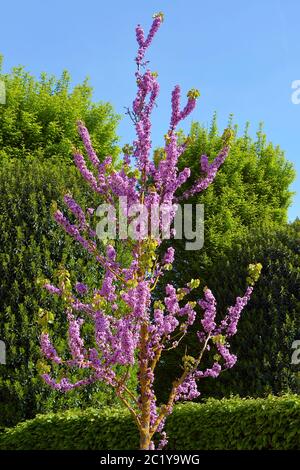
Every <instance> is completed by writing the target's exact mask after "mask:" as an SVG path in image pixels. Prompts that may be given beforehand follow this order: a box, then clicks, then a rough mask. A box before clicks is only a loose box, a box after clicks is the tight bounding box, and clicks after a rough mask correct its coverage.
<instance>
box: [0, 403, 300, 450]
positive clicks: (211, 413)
mask: <svg viewBox="0 0 300 470" xmlns="http://www.w3.org/2000/svg"><path fill="white" fill-rule="evenodd" d="M166 427H167V434H168V435H169V446H168V448H169V449H172V450H218V449H224V450H236V449H238V450H246V449H247V450H255V449H258V450H262V449H266V450H267V449H277V450H279V449H300V397H299V396H296V395H290V396H284V397H273V396H270V397H268V398H267V399H241V398H231V399H223V400H214V399H210V400H208V401H207V402H206V403H204V404H198V403H188V404H182V405H177V406H176V407H175V410H174V413H173V414H172V415H171V416H170V417H169V418H168V420H167V426H166ZM137 448H138V433H137V430H136V427H135V425H134V423H133V421H132V418H131V416H130V415H129V413H128V412H127V411H126V410H123V409H119V408H114V409H109V408H105V409H101V410H100V411H98V410H95V409H89V410H85V411H68V412H64V413H59V414H47V415H38V416H37V417H36V418H35V419H33V420H29V421H25V422H23V423H19V424H18V425H17V426H16V427H15V428H12V429H8V430H7V431H6V432H4V433H2V435H0V449H1V450H42V449H49V450H62V449H68V450H108V449H109V450H126V449H137Z"/></svg>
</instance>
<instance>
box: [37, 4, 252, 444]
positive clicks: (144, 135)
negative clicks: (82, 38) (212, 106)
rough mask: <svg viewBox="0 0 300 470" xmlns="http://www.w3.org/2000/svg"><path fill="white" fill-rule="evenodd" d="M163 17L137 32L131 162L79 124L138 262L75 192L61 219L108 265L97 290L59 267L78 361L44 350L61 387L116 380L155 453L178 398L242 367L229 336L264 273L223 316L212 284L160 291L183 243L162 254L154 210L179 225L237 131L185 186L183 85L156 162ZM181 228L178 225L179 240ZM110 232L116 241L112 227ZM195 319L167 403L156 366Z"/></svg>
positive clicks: (191, 99) (47, 346)
mask: <svg viewBox="0 0 300 470" xmlns="http://www.w3.org/2000/svg"><path fill="white" fill-rule="evenodd" d="M162 21H163V15H162V14H161V13H159V14H156V15H154V19H153V23H152V26H151V28H150V31H149V34H148V35H147V37H146V36H145V35H144V31H143V29H142V28H141V27H140V26H137V28H136V38H137V43H138V52H137V55H136V59H135V61H136V65H137V71H136V74H135V76H136V83H137V94H136V97H135V99H134V101H133V105H132V108H131V109H128V114H129V115H130V117H131V119H132V121H133V123H134V126H135V130H136V139H135V140H134V142H133V144H132V146H130V145H126V146H125V147H124V149H123V152H124V159H123V165H122V168H121V169H120V170H119V171H116V170H115V169H114V168H113V166H112V164H111V163H112V160H111V158H110V157H107V158H106V159H105V160H104V161H100V160H99V158H98V156H97V155H96V153H95V151H94V149H93V146H92V143H91V139H90V136H89V133H88V130H87V129H86V127H85V126H84V124H83V123H82V122H79V123H78V131H79V134H80V136H81V138H82V141H83V144H84V146H85V149H86V154H87V157H88V159H89V162H88V161H87V160H86V159H85V158H84V156H83V155H82V154H81V153H80V152H78V151H76V150H75V151H74V161H75V164H76V166H77V168H78V169H79V171H80V172H81V174H82V176H83V178H84V179H85V180H86V181H87V183H88V184H89V185H90V187H91V190H92V191H94V192H96V193H97V194H98V195H99V203H100V202H103V201H105V202H106V203H107V207H108V213H109V214H108V218H107V220H108V225H109V223H110V222H116V220H115V219H116V211H115V210H112V211H110V210H109V209H110V208H113V209H114V208H115V207H117V203H118V202H119V205H118V207H119V209H118V211H119V214H118V224H116V228H117V229H119V230H120V229H121V227H120V224H121V222H120V221H122V218H125V217H126V218H128V220H129V221H130V222H131V224H133V226H134V230H132V232H133V235H132V236H131V237H130V238H128V239H126V237H123V236H122V237H120V233H119V239H122V244H123V245H126V246H127V251H129V253H130V256H129V258H130V259H128V256H127V257H126V260H125V261H124V260H123V259H122V256H119V253H118V249H116V247H118V243H117V242H116V241H115V240H111V239H108V240H106V241H105V243H104V241H103V240H100V239H99V238H101V237H99V233H98V231H97V230H95V226H94V221H95V220H96V219H95V215H97V214H98V215H99V214H100V213H99V211H98V210H97V211H95V209H94V208H87V209H86V210H83V209H82V208H81V207H80V206H79V205H78V204H77V203H76V201H75V200H74V199H73V198H72V196H71V195H70V194H67V195H66V196H65V198H64V201H65V204H66V207H67V209H68V210H69V211H70V216H69V217H72V219H71V220H70V218H67V217H66V215H64V213H63V212H61V211H60V210H58V209H57V208H56V209H55V211H54V218H55V220H56V221H57V222H58V224H60V225H61V226H62V228H63V229H64V230H65V231H66V232H67V233H68V234H69V235H71V236H72V237H73V238H74V239H75V240H76V241H77V242H78V243H80V244H81V245H82V246H83V247H84V248H85V249H86V250H87V252H89V253H90V255H91V256H93V257H94V258H95V261H96V262H97V263H99V268H100V267H101V269H102V270H103V279H102V281H101V284H100V285H99V286H98V288H96V289H95V288H93V289H92V288H89V287H88V286H87V285H85V284H83V283H82V282H77V283H75V285H72V282H71V278H70V275H69V273H68V272H67V271H66V270H64V269H60V271H59V273H58V282H57V285H53V284H50V283H49V282H48V281H47V282H45V283H44V287H45V288H46V289H47V290H48V291H50V292H51V293H53V294H54V295H58V296H61V298H62V302H64V303H65V309H66V315H67V319H68V325H69V326H68V342H69V349H70V356H69V358H65V357H62V354H61V353H60V352H59V351H58V348H55V347H54V346H53V344H52V342H51V340H50V336H49V333H48V331H47V330H46V329H45V331H43V333H42V335H41V347H42V351H43V354H44V356H45V357H46V358H47V359H48V360H50V361H52V363H53V369H52V372H50V367H49V366H47V371H46V372H45V373H44V374H43V375H42V376H43V379H44V380H45V382H46V383H47V384H49V385H50V386H51V387H53V388H54V389H57V390H60V391H61V392H67V391H68V390H71V389H73V388H75V387H80V386H85V385H87V384H90V383H92V382H95V381H104V382H106V383H107V384H109V385H110V386H111V387H113V389H114V391H115V393H116V395H117V396H118V397H119V398H120V400H121V401H122V402H123V404H124V405H125V406H126V407H127V408H128V410H129V411H130V413H131V414H132V416H133V418H134V420H135V422H136V425H137V427H138V430H139V433H140V448H141V449H154V448H155V445H157V447H158V448H162V447H163V446H164V445H165V444H166V442H167V439H166V434H165V432H164V431H163V429H164V424H165V420H166V418H167V416H168V415H169V414H170V413H171V412H172V409H173V407H174V404H175V403H176V402H178V401H179V400H192V399H195V398H196V397H198V395H199V391H198V388H197V382H198V381H201V380H203V379H205V378H206V377H218V375H219V374H220V373H221V372H222V371H223V370H225V369H228V368H231V367H232V366H233V365H234V364H235V362H236V356H235V355H234V354H232V353H231V352H230V350H229V344H228V341H229V339H230V337H232V336H233V335H234V334H235V333H236V331H237V324H238V320H239V317H240V314H241V311H242V309H243V308H244V306H245V305H246V304H247V302H248V301H249V298H250V296H251V293H252V290H253V284H254V282H255V281H256V280H257V278H258V275H259V271H260V266H255V265H252V266H251V268H250V273H249V277H248V287H247V289H246V292H245V294H244V296H243V297H238V298H237V299H236V302H235V304H234V305H233V306H231V307H230V308H228V311H227V313H226V314H225V315H224V316H223V318H222V319H221V320H217V306H216V300H215V298H214V296H213V293H212V292H211V291H210V289H209V288H207V287H205V288H204V294H203V298H201V299H200V300H198V301H195V300H192V298H193V299H194V298H195V292H193V293H192V294H191V292H192V291H195V289H197V288H198V287H199V284H200V281H199V280H198V279H196V280H195V279H193V280H191V282H189V283H188V284H187V285H185V286H183V287H182V288H179V289H178V288H177V289H176V288H175V287H174V286H173V285H172V284H168V285H167V286H166V292H165V296H164V298H163V299H161V300H159V299H157V297H156V296H155V289H156V286H157V283H158V282H159V280H160V279H161V278H162V276H163V275H164V272H165V271H166V270H170V269H171V268H172V262H173V260H174V249H173V248H172V247H169V248H168V249H167V250H166V251H165V253H163V254H162V255H161V254H160V255H158V251H160V252H161V247H160V250H158V247H159V245H160V244H161V243H162V240H163V238H164V230H165V220H164V217H165V211H160V210H153V208H160V207H161V206H163V207H164V208H168V211H167V212H168V224H169V226H170V224H171V223H172V220H173V219H174V217H175V214H176V210H177V208H178V204H179V203H180V202H184V200H185V199H187V198H188V197H189V196H190V195H192V194H196V193H199V192H201V191H203V190H205V188H207V186H208V185H209V184H211V183H212V182H213V180H214V178H215V176H216V173H217V171H218V169H219V167H220V166H221V165H222V164H223V162H224V161H225V159H226V157H227V155H228V152H229V147H230V131H226V132H225V133H224V140H223V143H224V146H223V148H222V149H221V151H220V153H219V154H218V155H217V156H216V157H215V159H214V160H213V161H209V159H208V158H207V157H206V156H205V155H203V156H201V158H200V167H201V177H200V178H199V179H198V180H196V181H195V182H194V183H193V184H192V186H191V187H189V189H186V190H183V189H181V191H179V190H180V188H181V187H182V186H183V185H184V184H185V183H186V181H187V180H188V178H189V177H190V170H189V168H184V169H183V170H182V171H179V170H178V166H177V165H178V161H179V159H180V156H181V155H182V154H183V152H184V151H185V149H186V146H187V145H188V141H186V142H182V139H180V138H179V134H178V132H177V131H176V128H177V126H178V124H179V123H180V122H181V121H182V120H183V119H185V118H186V117H187V116H188V115H189V114H190V113H191V112H192V111H193V109H194V108H195V105H196V99H197V97H198V96H199V92H198V91H197V90H194V89H192V90H190V91H189V92H188V94H187V102H186V104H185V106H184V107H181V104H180V88H179V86H176V87H175V88H174V91H173V92H172V112H171V119H170V125H169V129H168V132H167V134H166V135H165V146H164V148H163V149H162V150H160V152H159V154H157V153H155V155H154V158H151V113H152V111H153V108H154V106H155V104H156V99H157V95H158V92H159V85H158V82H157V74H156V73H153V72H151V71H150V70H149V69H148V62H147V61H145V53H146V51H147V49H148V47H149V46H150V44H151V42H152V39H153V37H154V35H155V34H156V32H157V31H158V29H159V27H160V25H161V23H162ZM120 200H121V202H122V203H121V204H120ZM132 207H135V208H136V207H138V208H139V209H140V216H139V217H138V218H135V217H134V215H133V211H132ZM145 211H146V212H147V213H148V214H149V213H151V216H150V222H151V223H150V225H151V229H150V227H149V224H148V223H147V222H149V220H147V222H146V221H145V219H144V218H143V217H142V216H141V214H144V212H145ZM112 232H113V234H114V231H112ZM116 232H117V230H116ZM174 234H175V233H174V229H172V230H171V236H174ZM110 236H111V238H113V236H112V234H111V232H110ZM116 236H117V237H118V234H116ZM103 245H104V246H105V250H103ZM122 251H123V252H124V247H122ZM104 253H105V254H104ZM193 324H196V325H197V326H198V331H197V338H198V341H199V351H198V353H197V355H196V356H195V355H194V356H191V355H189V354H188V351H186V353H185V354H184V357H183V358H182V363H181V364H178V378H177V379H176V380H175V381H174V382H173V384H172V387H171V389H170V393H169V398H168V400H167V401H166V403H163V404H161V403H157V400H156V397H155V393H154V387H153V384H154V378H155V369H156V366H157V364H158V362H159V361H160V360H161V358H162V357H163V354H164V352H165V351H167V350H170V349H172V348H176V347H177V345H178V343H179V342H181V341H182V340H183V338H184V337H185V336H186V334H187V332H188V329H189V327H190V326H191V325H193ZM196 330H197V328H196ZM212 348H215V350H216V354H215V355H214V362H213V363H212V364H211V366H210V367H209V368H203V366H202V361H201V360H202V358H203V356H204V354H205V352H206V351H207V350H209V349H212ZM135 365H136V366H135ZM134 366H135V367H137V371H138V372H137V380H138V385H137V387H136V390H133V389H132V387H129V386H128V381H129V380H130V376H131V374H132V373H135V371H136V368H135V367H134ZM74 368H78V380H77V381H76V382H74V381H72V380H70V378H68V371H69V370H71V371H72V373H74ZM72 376H73V375H72ZM157 441H158V444H155V443H156V442H157Z"/></svg>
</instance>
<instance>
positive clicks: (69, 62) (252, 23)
mask: <svg viewBox="0 0 300 470" xmlns="http://www.w3.org/2000/svg"><path fill="white" fill-rule="evenodd" d="M156 11H163V12H164V13H165V22H164V24H163V27H162V28H161V30H160V31H159V33H158V35H157V37H156V40H155V42H154V43H153V45H152V47H151V51H150V53H149V58H150V60H151V67H152V69H153V70H157V71H158V72H159V81H160V85H161V94H160V98H159V102H158V104H159V106H158V108H157V110H155V113H154V120H155V122H154V127H153V141H154V144H159V143H160V142H161V136H162V135H163V134H164V133H165V130H166V127H167V125H168V122H169V112H170V93H171V90H172V88H173V86H174V85H175V84H177V83H178V84H180V85H181V86H182V90H183V92H184V93H185V92H186V91H188V90H189V89H190V88H192V87H195V88H199V89H200V90H201V99H200V100H199V102H198V103H199V104H198V107H197V109H196V111H195V112H194V113H193V116H192V118H191V119H193V120H196V121H200V122H202V123H204V124H206V123H209V121H210V119H211V116H212V114H213V112H214V111H215V110H216V111H217V113H218V120H219V126H220V128H222V127H225V126H226V122H227V119H228V115H229V113H233V114H234V116H235V121H236V122H237V123H238V124H239V125H240V127H241V131H242V129H243V127H244V124H245V122H246V121H247V120H249V121H250V122H251V132H252V134H253V135H254V134H255V132H256V130H257V126H258V123H259V122H260V121H264V123H265V131H266V134H267V136H268V138H269V140H271V141H272V142H274V143H276V144H279V145H280V146H281V147H282V148H283V149H284V150H285V152H286V156H287V158H288V159H289V160H291V161H292V162H293V163H294V165H295V167H296V170H297V173H298V176H297V180H296V182H295V184H294V186H293V189H294V190H295V191H297V196H296V197H295V200H294V204H293V206H292V208H291V209H290V214H289V215H290V219H291V220H293V219H294V218H295V217H296V216H300V192H299V183H300V104H299V105H295V104H293V103H292V100H291V95H292V89H291V84H292V82H293V81H294V80H300V40H299V18H300V2H299V1H298V0H252V1H251V2H248V1H246V0H227V1H224V0H214V1H202V0H172V1H170V0H169V1H166V0H161V1H156V0H144V1H142V0H140V1H136V0H132V1H130V0H128V1H126V2H125V1H121V0H112V1H110V2H108V1H102V0H100V1H97V0H85V1H78V0H73V1H71V0H51V1H44V2H43V1H41V0H27V1H26V2H23V1H21V0H19V1H16V0H14V1H12V2H5V3H4V2H1V4H0V52H1V53H2V54H4V59H5V62H4V70H5V71H8V70H9V69H10V68H11V67H12V66H14V65H19V64H22V65H25V66H26V68H27V69H28V70H29V71H30V72H32V73H33V74H35V75H39V74H40V72H42V71H46V72H48V73H53V74H56V75H60V74H61V72H62V70H63V69H67V70H68V71H69V72H70V73H71V75H72V78H73V81H74V83H78V82H81V81H82V80H83V79H84V78H85V77H86V76H88V77H89V78H90V82H91V85H92V86H93V87H94V99H95V100H104V101H110V102H111V103H112V104H113V105H114V107H115V109H116V111H117V112H119V113H123V112H124V106H127V105H130V103H131V101H132V98H133V96H134V93H135V83H134V78H133V73H134V70H135V69H134V62H133V57H134V54H135V50H136V44H135V37H134V27H135V25H136V23H138V22H139V23H141V24H142V25H144V26H145V29H148V27H149V25H150V23H151V16H152V14H153V13H154V12H156ZM191 119H190V120H189V121H188V122H187V123H186V125H185V129H186V130H187V129H188V128H189V125H190V122H191ZM119 134H120V136H121V139H122V140H121V142H122V143H125V142H128V141H130V139H131V138H132V137H133V131H132V128H131V124H130V122H129V120H128V118H127V117H125V119H123V121H122V122H121V124H120V127H119Z"/></svg>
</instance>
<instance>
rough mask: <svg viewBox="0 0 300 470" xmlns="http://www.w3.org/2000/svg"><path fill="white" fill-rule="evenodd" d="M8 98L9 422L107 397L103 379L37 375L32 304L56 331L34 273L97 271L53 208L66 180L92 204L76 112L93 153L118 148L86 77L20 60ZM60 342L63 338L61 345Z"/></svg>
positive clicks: (1, 170)
mask: <svg viewBox="0 0 300 470" xmlns="http://www.w3.org/2000/svg"><path fill="white" fill-rule="evenodd" d="M0 78H1V79H4V80H5V82H6V87H7V103H6V105H5V106H0V161H1V167H0V188H1V199H0V280H1V281H0V338H1V340H3V341H5V343H6V346H7V364H6V365H5V366H3V365H1V366H0V425H1V424H2V425H13V424H15V423H16V422H18V421H20V420H23V419H26V418H30V417H33V416H34V415H35V414H36V412H42V411H46V410H57V409H60V408H63V409H66V408H68V407H70V406H77V407H84V406H85V405H86V403H88V404H89V405H90V404H91V403H97V406H98V401H99V405H100V404H101V403H111V402H112V401H113V400H114V399H113V398H112V394H111V393H110V391H109V390H108V389H107V388H106V387H104V386H103V385H101V386H99V385H97V386H96V385H94V386H91V387H88V388H87V389H86V390H84V391H83V390H82V391H77V392H72V393H71V394H68V396H62V395H61V394H59V393H57V392H53V391H51V390H50V389H49V387H47V386H44V385H43V382H42V380H41V379H40V371H39V360H40V347H39V336H40V332H41V325H40V324H39V308H40V307H44V308H45V309H47V310H49V311H54V312H55V318H54V322H53V325H52V326H51V328H52V333H53V334H54V337H55V336H56V334H55V332H58V333H59V334H58V335H57V336H58V337H61V336H62V335H61V332H62V331H64V329H65V326H66V321H65V315H64V312H63V311H62V308H61V305H60V304H59V302H57V303H55V302H54V301H53V299H51V298H49V296H48V295H46V294H45V293H43V292H42V289H41V287H40V286H38V285H37V283H36V281H37V279H38V278H39V277H44V278H45V277H46V278H49V279H53V275H54V271H55V270H56V269H57V268H58V267H59V265H60V264H64V265H65V266H66V267H67V268H69V269H70V270H71V271H72V273H73V275H74V277H75V278H76V280H79V281H80V280H88V281H89V284H90V285H91V286H93V285H94V286H96V285H97V282H99V279H100V278H101V271H100V270H99V268H98V267H97V266H95V264H94V263H91V261H90V260H89V258H88V257H87V256H86V254H85V253H84V251H83V250H81V249H80V247H79V246H77V245H75V244H74V243H73V242H72V241H71V240H70V239H69V237H67V236H65V233H64V232H63V231H62V230H61V229H60V228H59V227H58V226H57V224H56V223H55V222H54V221H53V220H52V217H51V204H52V201H57V202H58V204H60V207H63V203H62V196H63V195H64V194H65V193H66V192H67V191H68V190H69V191H71V193H72V194H73V196H74V197H76V199H77V200H78V201H79V202H80V203H81V204H82V207H85V208H87V207H90V206H92V207H97V206H98V205H99V203H100V202H101V201H100V200H98V201H97V200H91V194H90V191H89V189H88V186H87V184H86V183H85V182H84V181H83V180H82V177H81V176H80V175H79V172H77V170H76V168H75V166H74V164H73V163H72V161H71V158H70V157H71V150H72V146H73V145H74V143H75V144H76V145H77V142H78V146H79V139H78V137H77V131H76V119H77V118H79V117H80V118H83V119H84V120H85V121H86V122H87V123H88V125H89V126H90V129H91V130H92V132H91V134H92V137H93V142H94V144H95V147H96V149H97V151H98V152H99V155H100V156H102V155H104V154H105V155H106V154H107V153H110V154H111V155H112V156H113V157H114V159H116V156H117V154H118V148H117V146H116V142H117V137H116V134H115V129H116V125H117V122H118V117H117V116H116V115H115V114H114V113H113V111H112V107H111V105H109V104H101V103H100V104H92V101H91V93H92V90H91V88H90V87H89V85H88V83H87V82H85V83H83V84H82V85H78V86H76V87H75V88H74V89H73V90H72V91H71V90H70V78H69V76H68V74H67V73H66V72H65V73H64V74H63V76H62V77H61V79H59V80H56V79H55V78H54V77H47V76H46V75H42V76H41V79H40V80H35V79H34V78H33V77H31V76H30V75H29V74H28V73H27V72H25V71H24V70H23V69H22V68H15V69H14V70H13V72H12V73H11V74H8V75H0ZM61 346H63V345H61Z"/></svg>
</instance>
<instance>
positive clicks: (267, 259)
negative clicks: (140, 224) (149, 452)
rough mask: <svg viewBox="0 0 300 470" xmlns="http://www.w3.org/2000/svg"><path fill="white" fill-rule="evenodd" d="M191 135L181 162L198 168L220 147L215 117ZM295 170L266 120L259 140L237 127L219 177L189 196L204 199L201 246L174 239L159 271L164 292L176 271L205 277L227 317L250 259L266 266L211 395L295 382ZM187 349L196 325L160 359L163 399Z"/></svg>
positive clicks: (207, 389)
mask: <svg viewBox="0 0 300 470" xmlns="http://www.w3.org/2000/svg"><path fill="white" fill-rule="evenodd" d="M229 125H231V120H230V122H229ZM190 135H191V140H190V146H189V148H188V149H187V151H186V152H185V154H184V156H183V161H182V167H184V166H191V167H192V175H193V174H196V175H197V173H198V174H199V156H200V155H202V154H204V153H206V154H207V155H208V156H210V157H211V158H213V156H214V155H216V154H217V152H218V151H219V150H220V148H221V147H222V136H221V135H220V134H219V133H218V130H217V125H216V119H215V118H214V119H213V121H212V123H211V127H210V129H205V128H204V127H201V126H200V125H198V124H194V125H193V126H192V129H191V133H190ZM294 176H295V173H294V169H293V167H292V165H291V164H290V163H289V162H288V161H287V160H286V159H285V157H284V153H283V152H282V150H281V149H280V148H279V147H278V146H277V147H275V146H273V145H272V144H271V143H267V139H266V136H265V134H264V133H263V130H262V128H260V129H259V130H258V132H257V137H256V139H253V138H251V137H250V136H249V135H248V125H247V126H246V129H245V132H244V135H243V136H242V137H238V136H237V128H235V137H234V139H233V141H232V144H231V150H230V153H229V156H228V158H227V159H226V161H225V163H224V164H223V166H222V167H221V169H220V171H219V173H218V174H217V176H216V179H215V181H214V183H213V184H212V185H211V186H209V188H208V189H207V190H206V191H205V193H204V194H201V195H200V196H198V197H193V198H190V200H188V201H187V202H189V203H202V204H204V210H205V222H204V230H205V232H204V233H205V240H204V246H203V248H202V249H201V250H199V251H186V250H185V240H177V241H175V248H176V255H175V262H174V263H173V270H172V271H170V272H169V273H168V274H167V276H165V278H163V280H162V282H161V284H160V286H159V290H160V293H159V295H160V296H163V295H164V286H165V284H166V283H167V282H169V281H170V280H171V279H172V282H174V281H173V280H174V279H175V280H176V284H177V285H178V286H179V287H182V286H183V285H184V284H186V283H187V282H189V281H190V279H197V278H200V280H201V287H202V288H204V287H205V286H206V285H207V286H209V288H210V289H212V291H213V293H214V295H215V296H216V299H217V302H218V305H219V312H220V316H224V314H225V312H226V308H227V307H228V306H230V305H232V303H233V302H234V300H235V298H236V297H237V296H238V295H242V294H243V292H244V290H245V288H246V277H247V267H248V265H249V264H250V263H258V262H260V263H261V264H262V265H263V271H262V275H261V278H260V280H259V282H258V283H257V285H256V286H255V289H254V293H253V296H252V299H251V301H250V303H249V305H247V307H246V309H245V311H244V312H243V313H242V319H241V321H240V323H239V328H238V333H237V335H236V337H235V338H234V340H233V342H232V350H233V352H235V353H237V356H238V361H237V364H236V365H235V367H234V368H233V369H232V370H231V371H227V372H225V373H224V374H222V376H221V377H220V378H219V379H218V381H214V380H212V379H208V380H207V381H206V382H205V383H203V387H202V389H203V396H205V397H207V396H215V397H222V396H230V394H231V393H233V394H240V395H241V396H250V395H251V396H264V395H265V394H266V393H269V392H273V393H280V392H282V391H289V390H293V391H294V392H296V391H298V389H299V385H298V379H297V374H295V372H296V370H295V368H294V369H293V367H291V365H290V361H291V354H292V350H291V345H292V342H293V340H295V339H297V338H300V294H299V292H300V291H299V261H300V259H299V229H297V227H298V225H297V224H295V225H294V226H293V227H291V226H289V225H288V224H287V210H288V207H289V204H290V201H291V197H292V193H291V191H290V189H289V187H290V184H291V182H292V181H293V179H294ZM195 178H196V176H195ZM189 184H191V183H189ZM200 292H201V291H200ZM198 297H199V291H198V293H197V298H196V299H198ZM195 328H196V326H195ZM297 335H298V336H297ZM186 350H187V353H188V354H191V355H193V353H194V352H195V351H197V339H196V338H195V337H194V335H193V334H192V333H191V334H189V336H188V337H187V339H186V340H185V341H183V342H182V344H181V347H179V348H177V349H174V350H172V351H170V352H169V353H167V354H166V355H165V358H164V362H162V363H161V364H160V366H159V370H158V374H157V379H156V390H157V394H158V396H159V397H160V399H165V398H166V394H167V390H168V389H169V387H170V385H171V381H172V380H173V379H174V378H175V377H176V375H177V374H178V367H179V366H180V360H181V357H182V354H183V353H184V352H185V351H186ZM208 360H209V359H208Z"/></svg>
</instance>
